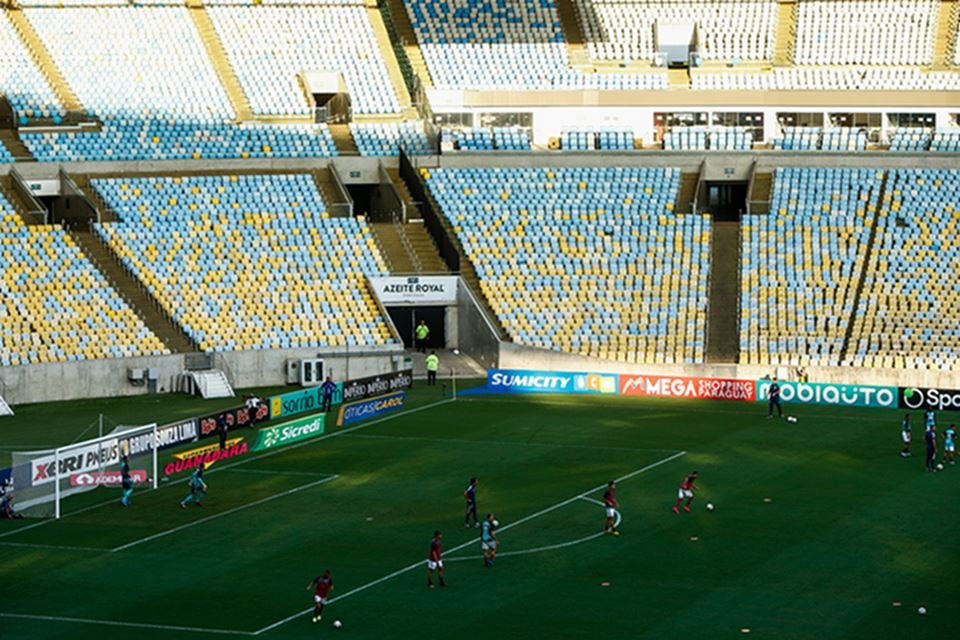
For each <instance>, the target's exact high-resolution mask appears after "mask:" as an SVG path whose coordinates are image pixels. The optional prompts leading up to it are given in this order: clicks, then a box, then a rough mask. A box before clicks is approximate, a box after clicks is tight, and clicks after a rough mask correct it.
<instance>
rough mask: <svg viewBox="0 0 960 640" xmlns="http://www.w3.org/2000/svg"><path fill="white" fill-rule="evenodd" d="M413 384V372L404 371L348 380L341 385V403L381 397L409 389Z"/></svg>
mask: <svg viewBox="0 0 960 640" xmlns="http://www.w3.org/2000/svg"><path fill="white" fill-rule="evenodd" d="M412 384H413V370H412V369H405V370H403V371H397V372H394V373H384V374H382V375H379V376H370V377H369V378H360V379H358V380H348V381H347V382H344V383H343V401H344V402H354V401H356V400H364V399H366V398H372V397H374V396H382V395H384V394H387V393H390V392H392V391H402V390H403V389H409V388H410V386H411V385H412Z"/></svg>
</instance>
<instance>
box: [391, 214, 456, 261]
mask: <svg viewBox="0 0 960 640" xmlns="http://www.w3.org/2000/svg"><path fill="white" fill-rule="evenodd" d="M403 230H404V233H406V234H407V239H408V240H409V241H410V246H411V247H412V248H413V252H414V253H416V254H417V260H419V261H420V268H421V269H423V272H424V273H448V272H449V271H450V269H448V268H447V263H446V262H444V261H443V258H441V257H440V251H439V250H438V249H437V245H436V243H434V241H433V237H432V236H431V235H430V232H429V231H427V228H426V226H424V224H423V222H422V221H420V222H410V223H408V224H405V225H403Z"/></svg>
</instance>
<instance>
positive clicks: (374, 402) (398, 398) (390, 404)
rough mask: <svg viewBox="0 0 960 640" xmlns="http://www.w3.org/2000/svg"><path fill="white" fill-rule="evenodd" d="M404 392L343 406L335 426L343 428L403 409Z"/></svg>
mask: <svg viewBox="0 0 960 640" xmlns="http://www.w3.org/2000/svg"><path fill="white" fill-rule="evenodd" d="M405 396H406V392H404V391H398V392H396V393H391V394H388V395H385V396H380V397H378V398H370V399H369V400H362V401H360V402H354V403H352V404H345V405H343V406H341V407H340V413H339V414H338V416H337V426H340V427H342V426H345V425H348V424H351V423H353V422H359V421H360V420H366V419H367V418H372V417H374V416H379V415H381V414H384V413H387V412H389V411H396V410H397V409H400V408H401V407H403V401H404V398H405Z"/></svg>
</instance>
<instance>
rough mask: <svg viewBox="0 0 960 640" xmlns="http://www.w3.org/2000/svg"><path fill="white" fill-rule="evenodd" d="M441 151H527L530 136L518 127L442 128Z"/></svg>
mask: <svg viewBox="0 0 960 640" xmlns="http://www.w3.org/2000/svg"><path fill="white" fill-rule="evenodd" d="M440 145H441V149H445V150H451V149H456V150H462V151H529V150H530V135H529V134H528V133H527V131H526V130H524V129H521V128H519V127H455V128H447V127H444V128H443V129H442V130H441V131H440Z"/></svg>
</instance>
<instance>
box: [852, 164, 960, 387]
mask: <svg viewBox="0 0 960 640" xmlns="http://www.w3.org/2000/svg"><path fill="white" fill-rule="evenodd" d="M885 194H886V195H885V196H884V199H883V207H882V209H881V211H880V214H879V217H878V219H877V231H876V236H875V238H874V247H873V253H872V256H871V260H870V265H869V268H868V269H867V271H866V276H865V279H864V285H863V291H862V292H861V294H860V304H859V305H858V308H857V313H856V316H855V320H854V325H853V333H852V335H851V342H850V353H849V357H848V361H849V363H851V364H854V365H857V366H867V367H897V368H904V367H905V368H910V369H913V368H917V369H945V370H953V371H956V370H957V369H958V368H960V364H958V363H960V314H958V313H957V309H958V308H960V249H958V246H960V171H957V170H953V171H950V170H945V169H896V170H892V171H890V173H889V175H888V177H887V187H886V191H885Z"/></svg>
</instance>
